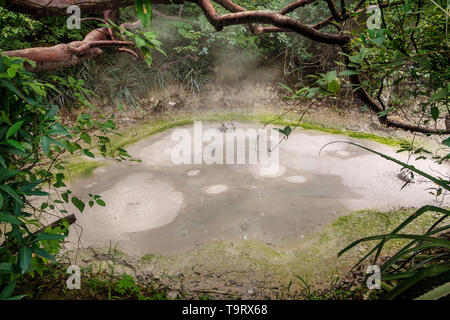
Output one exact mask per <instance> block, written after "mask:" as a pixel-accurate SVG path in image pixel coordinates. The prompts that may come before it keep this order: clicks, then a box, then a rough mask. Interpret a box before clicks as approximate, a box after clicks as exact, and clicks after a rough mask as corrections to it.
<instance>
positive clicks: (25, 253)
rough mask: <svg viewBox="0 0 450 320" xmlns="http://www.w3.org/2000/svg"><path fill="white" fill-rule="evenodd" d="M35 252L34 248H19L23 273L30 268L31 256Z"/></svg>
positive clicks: (20, 265)
mask: <svg viewBox="0 0 450 320" xmlns="http://www.w3.org/2000/svg"><path fill="white" fill-rule="evenodd" d="M32 254H33V250H31V248H29V247H22V248H20V250H19V267H20V270H22V274H25V272H26V271H27V270H28V267H29V266H30V262H31V257H32Z"/></svg>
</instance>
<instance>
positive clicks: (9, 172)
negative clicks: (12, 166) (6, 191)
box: [0, 170, 20, 181]
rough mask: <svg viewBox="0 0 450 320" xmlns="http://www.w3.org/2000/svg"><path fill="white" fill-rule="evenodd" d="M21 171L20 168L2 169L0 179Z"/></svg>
mask: <svg viewBox="0 0 450 320" xmlns="http://www.w3.org/2000/svg"><path fill="white" fill-rule="evenodd" d="M19 173H20V171H19V170H0V181H5V180H8V179H9V178H11V177H14V176H16V175H18V174H19Z"/></svg>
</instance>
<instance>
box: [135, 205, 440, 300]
mask: <svg viewBox="0 0 450 320" xmlns="http://www.w3.org/2000/svg"><path fill="white" fill-rule="evenodd" d="M414 211H415V210H414V209H398V210H391V211H379V210H362V211H355V212H352V213H349V214H348V215H345V216H343V217H341V218H339V219H337V220H336V221H335V222H333V223H332V224H330V225H329V226H327V227H326V228H324V229H322V230H321V231H319V232H316V233H315V234H312V235H310V236H308V237H307V238H305V239H303V240H299V241H298V242H297V243H293V244H292V245H290V246H289V247H286V248H281V247H276V246H273V245H269V244H266V243H263V242H261V241H237V242H230V241H219V242H212V243H208V244H205V245H203V246H202V247H200V248H198V249H196V250H194V251H192V252H189V253H186V254H183V255H180V256H176V257H165V258H163V257H161V256H158V257H155V256H151V257H152V258H151V259H142V261H141V262H142V264H141V266H140V267H141V268H142V270H147V269H148V270H150V269H151V270H153V271H154V272H156V273H158V272H164V273H166V272H167V273H168V274H178V273H182V274H184V275H185V279H186V280H187V279H189V277H192V279H195V281H197V282H198V281H200V282H201V281H203V280H205V281H210V279H211V275H215V277H217V278H220V279H221V280H220V281H223V283H238V284H239V285H240V286H242V287H255V286H262V287H266V288H267V290H268V291H267V294H266V295H265V296H259V297H258V298H264V297H270V298H276V297H275V295H278V296H282V295H284V297H287V296H286V294H287V293H286V290H287V287H288V286H289V292H290V293H289V294H290V295H291V296H290V297H291V298H292V297H296V294H297V295H298V294H300V292H303V291H304V283H303V282H301V281H300V280H299V279H300V278H301V279H302V280H304V281H305V282H306V283H307V284H308V285H310V286H311V288H317V289H318V288H323V287H325V286H328V285H329V284H330V282H332V281H334V280H336V279H338V278H339V277H341V276H342V275H343V274H345V273H346V272H347V271H349V270H350V268H351V267H352V266H353V265H354V264H355V263H356V262H357V261H358V260H359V259H360V258H361V257H362V256H363V255H364V254H365V253H367V251H368V250H369V249H370V248H371V247H372V246H373V245H374V244H375V243H374V242H372V243H363V244H360V245H358V246H356V247H355V248H353V249H352V250H350V251H349V252H347V253H345V254H344V255H343V256H342V257H340V258H338V257H337V254H338V252H339V251H340V250H342V249H343V248H344V247H346V246H347V245H349V244H350V243H352V242H353V241H355V240H357V239H360V238H362V237H366V236H371V235H376V234H385V233H389V232H391V231H392V230H393V229H394V228H395V227H397V226H398V225H399V224H400V223H401V222H402V221H403V220H404V219H406V218H407V217H408V216H409V215H411V214H412V213H413V212H414ZM435 221H436V217H435V216H434V215H433V214H431V213H427V214H425V215H423V216H422V217H420V218H419V219H417V221H415V222H413V223H412V224H410V225H409V226H408V227H407V228H406V229H404V231H403V232H405V233H414V234H420V233H422V232H424V231H425V230H426V229H427V228H428V227H430V226H431V225H432V224H433V223H434V222H435ZM404 243H405V241H401V240H400V241H399V240H396V241H389V242H388V243H387V245H386V246H385V249H384V250H383V252H382V255H390V254H392V253H393V252H394V251H395V249H397V248H399V247H400V246H401V245H404ZM144 260H145V261H144ZM193 262H194V265H197V266H201V269H197V270H195V272H194V273H192V270H193V265H192V263H193ZM249 273H251V277H248V275H249ZM203 278H204V279H203ZM185 285H186V284H185ZM214 285H215V287H217V288H219V289H220V290H223V291H227V290H231V289H230V288H229V286H227V285H222V284H220V283H219V282H217V281H216V282H215V284H214ZM186 288H188V285H186ZM273 288H278V289H273ZM231 293H233V294H234V295H236V294H237V292H231Z"/></svg>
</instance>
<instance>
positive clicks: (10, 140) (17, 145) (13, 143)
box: [6, 139, 25, 151]
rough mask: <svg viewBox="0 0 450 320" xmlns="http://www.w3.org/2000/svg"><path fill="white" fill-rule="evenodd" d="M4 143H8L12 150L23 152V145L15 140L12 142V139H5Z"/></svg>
mask: <svg viewBox="0 0 450 320" xmlns="http://www.w3.org/2000/svg"><path fill="white" fill-rule="evenodd" d="M6 142H8V143H9V144H10V145H12V146H13V147H14V148H16V149H19V150H20V151H25V149H24V147H23V145H22V144H21V143H20V142H18V141H16V140H13V139H6Z"/></svg>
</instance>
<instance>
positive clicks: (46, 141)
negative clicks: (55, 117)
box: [41, 136, 50, 155]
mask: <svg viewBox="0 0 450 320" xmlns="http://www.w3.org/2000/svg"><path fill="white" fill-rule="evenodd" d="M41 147H42V151H43V152H44V154H45V155H47V154H48V152H49V151H50V138H49V137H47V136H42V137H41Z"/></svg>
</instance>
